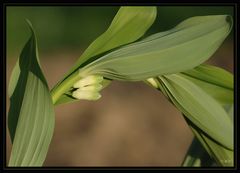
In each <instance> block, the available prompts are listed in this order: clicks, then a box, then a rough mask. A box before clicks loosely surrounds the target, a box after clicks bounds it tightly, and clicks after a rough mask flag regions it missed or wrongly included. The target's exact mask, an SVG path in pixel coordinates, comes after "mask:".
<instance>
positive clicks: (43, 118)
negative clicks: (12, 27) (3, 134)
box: [8, 23, 54, 166]
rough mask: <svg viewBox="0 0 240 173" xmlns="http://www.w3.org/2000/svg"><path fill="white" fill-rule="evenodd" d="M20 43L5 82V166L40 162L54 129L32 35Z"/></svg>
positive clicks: (47, 94)
mask: <svg viewBox="0 0 240 173" xmlns="http://www.w3.org/2000/svg"><path fill="white" fill-rule="evenodd" d="M29 26H30V29H31V37H30V38H29V40H28V42H27V43H26V45H25V46H24V48H23V50H22V52H21V55H20V58H19V60H18V61H17V64H16V66H15V68H14V69H15V71H14V72H13V73H12V76H11V80H10V81H12V82H10V85H11V86H9V90H12V91H10V93H12V94H10V109H9V113H8V128H9V132H10V136H11V139H12V142H13V146H12V151H11V156H10V161H9V166H41V165H42V164H43V162H44V160H45V157H46V154H47V151H48V146H49V144H50V141H51V138H52V135H53V129H54V107H53V104H52V98H51V95H50V93H49V89H48V86H47V82H46V80H45V78H44V76H43V73H42V71H41V68H40V65H39V62H38V61H39V60H38V53H37V43H36V38H35V35H34V32H33V29H32V26H31V24H30V23H29Z"/></svg>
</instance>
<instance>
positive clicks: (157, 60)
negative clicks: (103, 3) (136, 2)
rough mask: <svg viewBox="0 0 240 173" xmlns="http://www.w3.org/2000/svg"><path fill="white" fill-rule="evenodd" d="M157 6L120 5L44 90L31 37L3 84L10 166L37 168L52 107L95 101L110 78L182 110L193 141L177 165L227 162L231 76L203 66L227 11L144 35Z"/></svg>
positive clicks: (219, 39) (228, 24)
mask: <svg viewBox="0 0 240 173" xmlns="http://www.w3.org/2000/svg"><path fill="white" fill-rule="evenodd" d="M156 14H157V10H156V7H121V8H120V9H119V11H118V13H117V14H116V16H115V17H114V19H113V21H112V23H111V25H110V26H109V28H108V29H107V30H106V31H105V32H104V33H103V34H102V35H100V36H99V37H98V38H97V39H96V40H95V41H93V42H92V43H91V44H90V46H89V47H88V48H87V49H86V50H85V51H84V53H83V54H82V55H81V57H80V58H79V59H78V60H77V62H76V63H75V64H74V66H73V67H72V68H71V69H70V70H69V72H68V73H67V74H65V76H64V77H63V78H62V80H61V81H59V82H58V83H57V84H56V85H55V86H54V87H53V89H52V90H49V88H48V85H47V81H46V79H45V77H44V76H43V73H42V71H41V66H40V64H39V57H38V50H37V40H36V36H35V34H34V31H33V27H32V25H31V24H30V22H28V24H29V28H30V30H31V36H30V38H29V40H28V41H27V43H26V44H25V46H24V48H23V50H22V52H21V55H20V57H19V59H18V61H17V63H16V65H15V67H14V69H13V72H12V75H11V79H10V83H9V89H8V91H9V97H10V102H11V104H10V109H9V113H8V127H9V132H10V136H11V141H12V143H13V147H12V152H11V156H10V161H9V166H42V164H43V162H44V160H45V157H46V154H47V151H48V147H49V144H50V142H51V139H52V135H53V131H54V106H56V105H59V104H64V103H70V102H74V101H78V100H80V99H86V100H98V99H100V98H101V94H100V92H101V90H103V89H104V88H105V87H106V86H108V85H109V84H110V83H111V81H112V80H120V81H142V82H144V83H146V84H148V85H149V86H150V87H152V88H153V89H157V90H159V91H160V92H162V93H163V94H164V95H165V96H166V97H167V98H168V100H169V101H170V102H171V103H172V104H173V105H175V106H176V108H177V109H178V110H179V111H181V113H182V115H183V117H184V118H185V120H186V122H187V123H188V125H189V127H190V128H191V129H192V131H193V133H194V134H195V138H194V140H193V143H192V145H191V147H190V148H189V151H188V153H187V155H186V157H185V159H184V161H183V163H182V165H183V166H202V165H208V166H212V165H219V166H233V150H234V147H233V75H232V74H231V73H229V72H227V71H226V70H224V69H222V68H219V67H215V66H212V65H207V64H203V63H204V62H205V61H206V60H208V59H209V58H210V57H211V55H213V54H214V52H215V51H216V50H217V49H218V48H219V46H220V45H221V44H222V43H223V41H224V40H225V39H226V37H227V36H228V34H229V32H230V31H231V28H232V18H231V16H228V15H210V16H196V17H191V18H189V19H186V20H184V21H182V22H181V23H179V24H178V25H177V26H175V27H174V28H172V29H170V30H168V31H164V32H159V33H156V34H153V35H150V36H148V37H144V34H145V32H146V31H147V30H148V29H149V27H150V26H151V25H152V24H153V22H154V21H155V18H156Z"/></svg>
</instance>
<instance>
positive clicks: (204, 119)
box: [158, 74, 233, 150]
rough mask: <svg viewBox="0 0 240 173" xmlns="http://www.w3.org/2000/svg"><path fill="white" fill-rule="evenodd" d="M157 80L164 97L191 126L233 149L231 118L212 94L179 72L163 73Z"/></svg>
mask: <svg viewBox="0 0 240 173" xmlns="http://www.w3.org/2000/svg"><path fill="white" fill-rule="evenodd" d="M158 80H159V83H161V85H162V89H164V90H165V94H167V97H169V99H170V100H171V101H172V102H173V104H174V105H175V106H176V107H177V108H178V109H179V110H180V111H181V112H182V113H183V114H184V115H185V116H186V117H187V118H188V119H189V120H190V121H191V122H192V123H193V124H194V125H195V126H197V127H198V128H199V129H201V130H202V131H203V132H204V133H205V134H207V135H209V136H210V137H211V138H212V139H214V140H215V141H216V142H218V143H219V144H221V145H223V146H224V147H226V148H228V149H230V150H232V149H233V126H232V123H231V120H230V118H229V117H228V115H227V113H226V111H225V110H224V109H223V107H222V106H221V105H220V104H219V103H218V102H217V101H216V100H215V99H214V98H212V97H211V96H209V95H208V94H207V93H206V92H204V90H202V89H201V88H200V87H198V86H197V85H195V84H194V83H192V82H191V81H190V80H187V79H186V78H184V77H183V76H182V75H181V74H172V75H165V76H163V77H158ZM223 129H224V130H223Z"/></svg>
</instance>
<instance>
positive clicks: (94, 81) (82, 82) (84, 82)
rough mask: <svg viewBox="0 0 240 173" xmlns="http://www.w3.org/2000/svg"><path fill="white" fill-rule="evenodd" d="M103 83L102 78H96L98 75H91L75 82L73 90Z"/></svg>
mask: <svg viewBox="0 0 240 173" xmlns="http://www.w3.org/2000/svg"><path fill="white" fill-rule="evenodd" d="M102 81H103V77H102V76H98V75H91V76H87V77H85V78H83V79H81V80H79V81H78V82H76V83H75V84H74V85H73V87H74V88H81V87H84V86H87V85H93V84H98V83H100V82H102Z"/></svg>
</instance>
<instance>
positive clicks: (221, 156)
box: [187, 120, 233, 166]
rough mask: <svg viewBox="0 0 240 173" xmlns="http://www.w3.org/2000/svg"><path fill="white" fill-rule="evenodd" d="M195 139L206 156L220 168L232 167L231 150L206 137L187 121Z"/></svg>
mask: <svg viewBox="0 0 240 173" xmlns="http://www.w3.org/2000/svg"><path fill="white" fill-rule="evenodd" d="M187 123H188V125H189V127H190V128H191V129H192V131H193V133H194V134H195V136H196V138H197V139H198V140H199V142H200V143H201V144H202V146H203V147H204V148H205V149H206V151H207V152H208V154H209V155H210V156H211V157H212V158H213V159H214V160H215V161H216V162H217V163H218V165H221V166H233V150H229V149H227V148H225V147H223V146H222V145H220V144H219V143H217V142H216V141H214V140H213V139H211V137H209V136H208V135H206V134H205V133H204V132H203V131H202V130H200V129H199V128H198V127H196V126H195V125H194V124H193V123H192V122H191V121H188V120H187Z"/></svg>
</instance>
